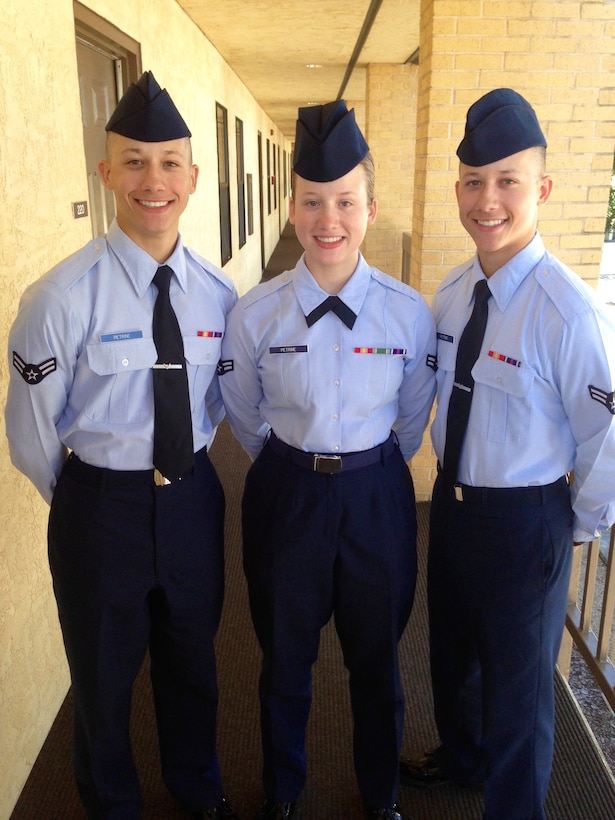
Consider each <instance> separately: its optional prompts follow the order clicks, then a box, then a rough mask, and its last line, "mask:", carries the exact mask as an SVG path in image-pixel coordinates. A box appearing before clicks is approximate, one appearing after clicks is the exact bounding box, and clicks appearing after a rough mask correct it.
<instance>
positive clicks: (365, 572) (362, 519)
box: [243, 445, 416, 807]
mask: <svg viewBox="0 0 615 820" xmlns="http://www.w3.org/2000/svg"><path fill="white" fill-rule="evenodd" d="M243 531H244V569H245V574H246V578H247V582H248V589H249V596H250V606H251V612H252V619H253V622H254V627H255V631H256V634H257V637H258V640H259V643H260V646H261V649H262V652H263V664H262V670H261V676H260V684H259V686H260V703H261V728H262V746H263V785H264V790H265V793H266V795H267V796H268V797H270V798H274V799H276V800H278V801H283V802H286V801H290V800H295V799H296V798H297V797H298V796H299V794H300V792H301V790H302V789H303V786H304V783H305V778H306V753H305V732H306V725H307V721H308V716H309V711H310V706H311V700H312V679H311V670H312V665H313V663H314V661H315V660H316V658H317V655H318V648H319V642H320V631H321V629H322V627H323V626H324V625H325V624H326V623H327V622H328V621H329V620H330V618H331V616H332V615H333V616H334V617H335V626H336V630H337V634H338V636H339V640H340V644H341V647H342V651H343V656H344V663H345V665H346V667H347V669H348V671H349V687H350V696H351V704H352V712H353V718H354V764H355V771H356V775H357V780H358V783H359V788H360V791H361V794H362V796H363V798H364V800H365V801H366V802H367V803H368V804H370V805H374V806H381V807H386V806H390V805H392V804H393V803H394V802H395V800H396V799H397V795H398V790H399V775H398V768H399V766H398V763H399V753H400V749H401V740H402V732H403V719H404V698H403V691H402V687H401V682H400V675H399V662H398V651H397V647H398V642H399V639H400V637H401V635H402V633H403V631H404V628H405V626H406V623H407V621H408V618H409V615H410V610H411V607H412V601H413V598H414V588H415V583H416V507H415V501H414V489H413V485H412V479H411V477H410V473H409V472H408V468H407V466H406V464H405V462H404V460H403V457H402V455H401V453H400V451H399V448H398V447H395V448H394V450H393V452H392V454H391V455H390V456H389V457H388V458H386V459H384V460H383V461H382V462H380V463H377V464H373V465H371V466H367V467H363V468H361V469H359V470H356V471H350V472H342V473H339V474H336V475H323V474H320V473H316V472H312V471H310V470H307V469H305V468H304V467H303V466H298V465H296V464H293V463H291V461H290V460H288V459H285V458H283V457H280V456H279V455H277V454H276V453H274V452H273V451H272V448H271V447H270V446H267V445H266V446H265V448H264V449H263V451H262V452H261V454H260V455H259V456H258V458H257V459H256V461H255V462H254V464H253V465H252V467H251V468H250V470H249V473H248V476H247V479H246V485H245V492H244V499H243ZM349 751H350V750H349Z"/></svg>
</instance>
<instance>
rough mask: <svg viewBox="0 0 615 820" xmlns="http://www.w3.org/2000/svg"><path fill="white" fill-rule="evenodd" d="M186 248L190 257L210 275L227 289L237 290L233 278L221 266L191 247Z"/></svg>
mask: <svg viewBox="0 0 615 820" xmlns="http://www.w3.org/2000/svg"><path fill="white" fill-rule="evenodd" d="M184 250H185V251H186V253H187V254H188V256H190V258H191V259H192V260H193V261H194V262H196V264H197V265H199V266H200V267H201V268H203V270H204V271H206V272H207V273H208V274H210V276H213V277H214V279H216V280H217V281H218V282H220V283H221V284H222V285H224V287H225V288H227V290H230V291H231V292H233V293H234V292H235V285H234V284H233V280H232V279H231V277H230V276H228V274H226V273H225V272H224V271H223V270H222V269H221V268H218V267H216V265H214V264H212V263H211V262H209V261H208V260H207V259H205V257H203V256H201V255H200V254H198V253H197V252H196V251H193V250H192V249H191V248H186V247H185V246H184Z"/></svg>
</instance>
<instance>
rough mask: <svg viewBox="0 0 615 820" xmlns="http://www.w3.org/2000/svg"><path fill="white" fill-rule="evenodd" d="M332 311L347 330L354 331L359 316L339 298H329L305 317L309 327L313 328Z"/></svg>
mask: <svg viewBox="0 0 615 820" xmlns="http://www.w3.org/2000/svg"><path fill="white" fill-rule="evenodd" d="M330 310H332V311H333V313H335V314H336V315H337V316H338V317H339V318H340V319H341V320H342V322H343V323H344V324H345V325H346V327H347V328H349V329H350V330H352V328H353V325H354V323H355V321H356V319H357V314H356V313H355V312H354V311H353V310H350V308H349V307H348V305H347V304H346V303H345V302H342V300H341V299H340V297H339V296H329V297H328V298H327V299H325V301H324V302H321V303H320V304H319V305H318V307H317V308H314V310H313V311H312V312H311V313H308V315H307V316H306V317H305V321H306V322H307V325H308V327H312V325H313V324H314V322H317V321H318V320H319V319H322V317H323V316H324V315H325V313H328V312H329V311H330Z"/></svg>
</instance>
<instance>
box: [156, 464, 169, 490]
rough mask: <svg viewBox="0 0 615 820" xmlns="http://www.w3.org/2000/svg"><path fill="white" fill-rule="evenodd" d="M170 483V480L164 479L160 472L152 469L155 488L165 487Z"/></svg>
mask: <svg viewBox="0 0 615 820" xmlns="http://www.w3.org/2000/svg"><path fill="white" fill-rule="evenodd" d="M170 483H171V480H170V479H169V478H165V476H163V475H162V473H161V472H160V470H158V469H156V468H154V484H155V485H156V486H157V487H166V485H167V484H170Z"/></svg>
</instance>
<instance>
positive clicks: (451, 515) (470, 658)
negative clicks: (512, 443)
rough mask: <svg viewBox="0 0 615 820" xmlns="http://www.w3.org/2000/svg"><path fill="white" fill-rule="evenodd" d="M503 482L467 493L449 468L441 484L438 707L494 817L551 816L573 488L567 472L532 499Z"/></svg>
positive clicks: (432, 548) (435, 631)
mask: <svg viewBox="0 0 615 820" xmlns="http://www.w3.org/2000/svg"><path fill="white" fill-rule="evenodd" d="M504 492H505V491H496V494H491V495H490V496H485V499H484V500H483V501H463V502H460V501H456V500H455V498H454V495H453V490H452V488H447V487H446V486H445V483H444V482H443V480H442V479H441V478H440V477H439V478H438V479H437V481H436V484H435V487H434V493H433V500H432V506H431V525H430V545H429V570H428V597H429V626H430V644H431V674H432V684H433V694H434V707H435V716H436V723H437V726H438V731H439V734H440V739H441V741H442V744H443V749H444V750H446V752H447V758H448V759H449V760H450V762H451V768H453V769H454V771H453V772H452V773H453V774H455V775H457V776H458V777H460V778H462V779H466V780H469V781H484V782H485V814H484V817H485V818H488V820H542V818H544V817H545V814H544V808H543V804H544V799H545V796H546V792H547V787H548V784H549V779H550V776H551V764H552V758H553V734H554V692H553V673H554V667H555V664H556V661H557V655H558V651H559V646H560V642H561V637H562V632H563V628H564V621H565V614H566V601H567V593H568V583H569V577H570V567H571V560H572V510H571V506H570V491H569V488H568V486H567V484H566V482H565V481H563V480H562V481H560V482H559V483H558V484H557V485H556V486H555V487H554V489H553V491H552V492H551V493H550V497H549V498H548V499H543V500H538V501H536V499H534V501H536V503H532V504H529V505H526V504H525V503H524V501H523V498H524V493H523V492H521V493H520V494H518V495H516V496H514V495H513V496H512V497H511V496H510V495H504V494H503V493H504ZM498 493H501V494H502V495H499V496H498ZM494 495H495V498H494Z"/></svg>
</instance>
